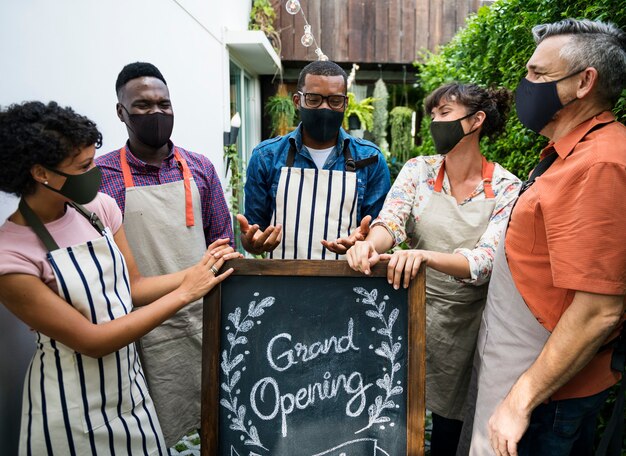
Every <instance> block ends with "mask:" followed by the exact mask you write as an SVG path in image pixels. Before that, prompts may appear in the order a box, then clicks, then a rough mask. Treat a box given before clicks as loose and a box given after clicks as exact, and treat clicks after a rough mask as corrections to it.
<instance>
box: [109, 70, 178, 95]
mask: <svg viewBox="0 0 626 456" xmlns="http://www.w3.org/2000/svg"><path fill="white" fill-rule="evenodd" d="M144 76H149V77H152V78H157V79H159V80H161V81H162V82H163V84H165V85H167V82H165V78H164V77H163V75H162V74H161V72H160V71H159V69H158V68H157V67H155V66H154V65H152V64H151V63H148V62H134V63H129V64H128V65H126V66H125V67H124V68H122V71H120V74H118V75H117V80H116V81H115V93H116V94H117V96H118V98H119V96H120V89H121V88H122V87H124V86H125V85H126V83H127V82H128V81H130V80H131V79H136V78H141V77H144Z"/></svg>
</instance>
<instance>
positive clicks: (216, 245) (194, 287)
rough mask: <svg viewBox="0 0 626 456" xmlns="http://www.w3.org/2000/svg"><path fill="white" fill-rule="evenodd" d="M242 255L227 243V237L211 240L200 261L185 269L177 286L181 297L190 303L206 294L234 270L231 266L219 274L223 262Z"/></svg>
mask: <svg viewBox="0 0 626 456" xmlns="http://www.w3.org/2000/svg"><path fill="white" fill-rule="evenodd" d="M242 256H243V255H241V253H239V252H235V251H234V250H233V248H232V247H231V246H230V245H228V239H225V240H224V239H219V240H217V241H215V242H213V243H212V244H211V245H209V247H208V248H207V251H206V252H205V254H204V256H203V257H202V259H201V260H200V262H199V263H198V264H196V265H195V266H193V267H191V268H189V269H188V270H187V273H186V274H185V277H184V278H183V281H182V283H181V284H180V286H179V287H178V291H180V292H182V296H183V299H184V300H185V301H187V302H188V303H190V302H193V301H195V300H197V299H200V298H201V297H203V296H204V295H206V294H207V293H208V292H209V291H210V290H211V289H212V288H213V287H214V286H215V285H217V284H218V283H220V282H222V281H223V280H224V279H225V278H226V277H228V276H229V275H231V274H232V272H233V271H234V269H233V268H230V269H227V270H226V271H224V272H222V273H221V274H220V273H219V272H218V271H219V270H220V268H221V267H222V266H223V265H224V262H226V261H228V260H233V259H235V258H241V257H242Z"/></svg>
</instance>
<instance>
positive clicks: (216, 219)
mask: <svg viewBox="0 0 626 456" xmlns="http://www.w3.org/2000/svg"><path fill="white" fill-rule="evenodd" d="M178 150H179V152H180V154H181V155H182V156H183V158H184V159H185V160H186V161H187V165H188V166H189V170H190V171H191V175H192V176H193V178H194V181H195V183H196V185H197V186H198V191H199V192H200V200H201V201H202V226H203V228H204V238H205V240H206V244H207V246H208V245H209V244H210V243H211V242H213V241H215V240H217V239H221V238H225V237H227V238H229V239H230V243H231V245H233V246H234V236H233V227H232V222H231V215H230V212H229V210H228V206H227V204H226V200H225V199H224V192H223V190H222V185H221V183H220V180H219V177H218V176H217V173H216V172H215V168H214V167H213V164H212V163H211V161H210V160H209V159H208V158H206V157H205V156H204V155H200V154H196V153H194V152H190V151H187V150H184V149H183V148H181V147H178ZM128 152H129V153H127V154H126V160H127V161H128V166H129V167H130V171H131V174H132V176H133V182H134V183H135V185H136V186H137V187H142V186H146V185H160V184H167V183H169V182H176V181H179V180H182V178H183V174H182V171H181V170H180V168H179V167H178V164H177V163H176V160H175V159H174V146H173V145H172V148H171V150H170V153H169V155H168V156H167V157H166V158H165V159H164V160H163V162H162V163H161V167H157V166H153V165H149V164H147V163H145V162H143V161H141V160H139V159H138V158H137V157H135V156H134V155H133V154H132V153H130V149H128ZM96 165H98V167H99V168H100V170H101V171H102V184H101V185H100V191H101V192H104V193H107V194H108V195H111V196H112V197H113V198H114V199H115V201H117V205H118V206H119V207H120V209H121V210H122V214H123V213H124V208H125V205H126V188H125V187H124V177H123V175H122V166H121V162H120V150H119V149H118V150H114V151H113V152H109V153H108V154H105V155H102V156H100V157H98V158H96ZM163 216H164V217H167V216H168V215H167V214H163ZM155 229H156V227H155Z"/></svg>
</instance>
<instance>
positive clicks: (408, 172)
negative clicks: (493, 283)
mask: <svg viewBox="0 0 626 456" xmlns="http://www.w3.org/2000/svg"><path fill="white" fill-rule="evenodd" d="M443 158H444V157H443V156H442V155H430V156H423V157H415V158H412V159H411V160H409V161H407V162H406V163H405V165H404V167H403V168H402V170H401V171H400V174H398V177H397V179H396V181H395V182H394V184H393V186H392V187H391V190H390V191H389V194H387V198H386V199H385V204H384V205H383V208H382V210H381V211H380V214H378V218H376V219H375V220H374V221H373V222H372V226H375V225H382V226H384V227H385V228H387V231H389V234H391V236H392V237H393V239H394V243H395V245H398V244H400V243H401V242H403V241H405V240H407V239H408V240H409V241H411V240H412V239H413V238H415V237H417V236H419V233H412V232H409V233H407V231H406V227H407V226H417V222H418V221H419V219H420V216H421V214H422V212H423V211H424V208H426V206H427V205H428V202H429V200H430V197H431V195H432V194H433V191H434V186H435V180H436V179H437V173H438V172H439V168H440V167H441V164H442V163H443ZM491 185H492V187H493V192H494V194H495V199H496V205H495V208H494V210H493V213H492V214H491V218H490V220H489V225H488V226H487V229H486V231H485V232H484V233H483V235H482V236H481V238H480V239H479V240H478V243H477V244H476V247H475V248H474V249H472V250H470V249H456V250H455V251H454V252H451V253H460V254H461V255H463V256H464V257H465V258H467V260H468V261H469V268H470V274H471V276H470V278H468V279H462V280H461V281H462V282H465V283H471V284H473V285H481V284H483V283H485V282H487V281H488V280H489V277H490V276H491V269H492V265H493V259H494V256H495V252H496V247H497V246H498V240H499V239H500V235H501V233H502V230H503V229H504V227H505V225H506V222H507V220H508V218H509V214H510V212H511V209H512V208H513V203H514V202H515V198H516V197H517V193H518V192H519V188H520V186H521V181H520V180H519V179H518V178H517V177H515V176H514V175H513V174H511V173H510V172H508V171H507V170H505V169H504V168H503V167H502V166H500V165H499V164H497V163H496V164H495V169H494V171H493V178H492V182H491ZM442 192H443V193H444V194H448V195H450V194H451V192H450V181H449V180H448V175H447V173H446V174H445V176H444V180H443V188H442ZM480 199H485V192H484V187H483V182H480V183H479V184H478V186H477V187H476V189H475V190H474V191H473V192H472V194H471V195H469V196H468V197H467V198H466V199H465V201H463V202H462V203H461V204H466V203H468V202H470V201H474V200H480ZM409 217H413V219H414V220H413V221H414V222H415V223H408V222H409ZM411 244H412V245H414V243H411ZM444 253H450V252H444Z"/></svg>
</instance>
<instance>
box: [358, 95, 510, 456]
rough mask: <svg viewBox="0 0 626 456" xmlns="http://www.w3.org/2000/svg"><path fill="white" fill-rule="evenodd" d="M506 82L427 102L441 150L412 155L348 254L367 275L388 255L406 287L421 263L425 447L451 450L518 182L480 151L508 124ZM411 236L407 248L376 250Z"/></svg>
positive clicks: (392, 271)
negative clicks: (429, 425) (428, 421)
mask: <svg viewBox="0 0 626 456" xmlns="http://www.w3.org/2000/svg"><path fill="white" fill-rule="evenodd" d="M510 99H511V95H510V93H509V92H508V91H507V90H505V89H485V88H482V87H479V86H477V85H474V84H458V83H451V84H446V85H444V86H441V87H439V88H438V89H436V90H435V91H434V92H432V93H431V94H430V95H429V96H428V97H427V98H426V101H425V110H426V113H427V114H428V115H430V116H431V118H432V122H431V124H430V130H431V134H432V138H433V141H434V144H435V149H436V151H437V152H438V154H439V155H433V156H428V157H416V158H413V159H411V160H409V161H408V162H407V163H406V164H405V165H404V167H403V168H402V171H400V174H399V175H398V178H397V179H396V181H395V183H394V185H393V187H392V188H391V191H390V192H389V194H388V195H387V199H386V200H385V204H384V206H383V209H382V210H381V212H380V214H379V215H378V218H377V219H376V220H375V221H374V222H373V223H372V228H371V230H370V232H369V234H368V236H367V238H366V239H365V240H364V241H360V242H357V243H356V244H355V246H354V247H352V248H351V249H350V250H349V251H348V254H347V259H348V261H349V263H350V265H351V266H352V268H354V269H356V270H359V271H363V272H365V273H368V272H369V268H370V266H371V265H373V264H375V263H377V262H378V260H379V259H381V258H387V259H389V265H388V269H387V271H388V272H387V277H388V279H389V283H392V284H393V285H394V286H395V287H396V288H399V287H400V285H404V286H405V287H407V286H408V284H409V281H410V279H411V278H413V277H415V275H416V274H417V271H418V269H419V267H420V265H421V264H422V263H424V264H425V265H426V266H427V269H426V407H427V408H428V409H429V410H431V411H432V413H433V429H432V434H431V454H432V455H433V456H441V455H448V454H451V455H454V454H455V452H456V447H457V443H458V440H459V436H460V432H461V426H462V421H461V420H462V419H463V412H462V408H463V405H464V402H465V396H466V394H467V389H468V385H469V380H470V374H471V368H472V356H473V354H474V348H475V345H476V337H477V334H478V327H479V325H480V316H481V314H482V310H483V307H484V305H485V299H486V297H487V282H488V280H489V277H490V274H491V267H492V261H493V258H494V254H495V250H496V245H497V243H498V239H499V237H500V232H501V230H502V228H503V225H504V224H505V223H506V220H507V219H508V215H509V212H510V211H511V207H512V205H513V202H514V199H515V196H516V195H517V193H518V191H519V186H520V181H519V179H517V178H516V177H515V176H513V175H512V174H511V173H509V172H508V171H506V170H505V169H504V168H502V167H501V166H500V165H498V164H496V163H489V162H487V160H486V159H485V157H484V156H483V155H482V154H481V153H480V146H479V141H480V138H482V137H483V136H487V137H493V136H495V135H497V134H498V133H499V132H500V131H501V130H502V129H503V128H504V124H505V122H506V114H507V112H508V109H509V104H510ZM406 239H408V240H409V244H410V247H411V249H410V250H398V251H396V252H395V253H394V254H393V255H379V253H383V252H386V251H387V250H389V249H390V248H391V247H393V246H395V245H398V244H400V243H401V242H403V241H404V240H406Z"/></svg>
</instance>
